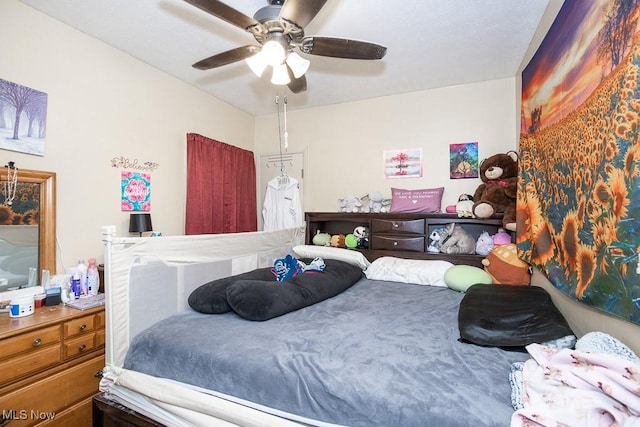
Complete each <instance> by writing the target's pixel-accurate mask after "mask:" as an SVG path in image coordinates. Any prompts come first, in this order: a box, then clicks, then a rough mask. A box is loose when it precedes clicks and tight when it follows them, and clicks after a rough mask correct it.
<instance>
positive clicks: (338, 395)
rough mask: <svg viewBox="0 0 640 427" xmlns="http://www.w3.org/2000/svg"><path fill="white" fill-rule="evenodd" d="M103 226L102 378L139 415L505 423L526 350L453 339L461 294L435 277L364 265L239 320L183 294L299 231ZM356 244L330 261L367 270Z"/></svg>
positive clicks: (265, 257)
mask: <svg viewBox="0 0 640 427" xmlns="http://www.w3.org/2000/svg"><path fill="white" fill-rule="evenodd" d="M114 235H115V230H113V228H112V227H106V228H105V229H104V230H103V240H104V241H105V265H106V268H105V279H106V289H107V307H106V309H107V355H106V356H107V366H106V367H105V370H104V375H103V378H102V380H101V385H100V388H101V391H102V392H103V393H104V396H106V397H107V398H108V399H110V400H112V401H113V402H115V403H117V404H120V405H124V406H125V407H127V408H129V409H131V410H133V411H135V412H136V413H138V414H142V415H143V416H145V417H147V418H148V419H151V420H154V421H155V422H158V423H160V424H162V425H168V426H193V425H202V426H210V425H243V426H265V425H283V426H288V425H317V426H333V425H349V426H390V425H394V426H424V425H438V426H468V425H473V426H505V425H509V422H510V418H511V416H512V414H513V412H514V408H513V406H512V401H511V398H512V388H511V386H510V383H509V375H510V371H511V369H512V366H513V365H514V363H518V362H524V361H525V360H527V359H528V358H529V355H528V354H527V353H526V352H524V351H523V347H520V346H509V347H502V348H501V347H497V346H493V345H491V346H490V345H476V344H473V343H470V342H467V341H464V340H461V339H460V329H459V308H460V305H461V301H463V299H464V297H465V294H463V293H461V292H457V291H455V290H452V289H450V288H448V287H447V286H446V285H443V283H442V282H441V281H440V280H437V279H435V278H434V277H429V278H428V281H430V282H429V283H428V284H425V283H424V282H421V284H416V283H405V282H406V281H408V280H405V281H402V280H400V281H397V280H395V279H394V281H390V280H380V279H379V278H376V279H371V278H367V276H366V275H365V274H364V273H362V274H359V277H358V279H357V280H355V281H354V283H352V284H348V285H345V286H344V289H341V290H340V291H339V292H337V293H336V294H335V295H331V296H330V297H326V298H320V300H319V301H313V303H310V304H308V305H306V306H304V307H302V308H299V307H294V309H293V310H291V311H290V312H288V313H284V314H283V313H274V314H275V315H273V316H267V318H266V319H262V318H261V319H258V320H247V318H245V317H242V316H241V315H239V314H238V313H237V312H235V311H234V310H233V309H232V310H228V311H225V310H221V312H220V313H219V314H205V313H200V312H196V311H194V310H193V309H192V308H191V307H190V306H189V301H188V300H189V296H190V295H191V294H192V293H194V291H196V290H197V289H199V288H201V287H202V286H203V284H205V283H208V282H211V281H220V280H223V278H228V277H230V276H236V275H242V274H246V273H249V272H253V271H257V270H261V269H267V268H269V267H271V266H274V262H277V261H278V260H280V259H282V257H283V256H284V254H290V253H295V251H294V248H297V247H301V244H302V239H303V235H304V233H303V230H300V229H290V230H280V231H277V232H257V233H241V234H240V235H217V236H186V237H162V238H147V239H127V238H125V239H116V238H115V237H114ZM247 248H251V249H250V250H247ZM319 250H324V248H322V249H319ZM345 251H346V250H345ZM357 254H358V253H357V252H354V251H350V252H349V253H348V255H347V257H348V258H349V259H346V260H345V259H342V260H341V261H340V262H343V261H344V262H347V263H349V264H350V265H356V266H358V268H359V269H360V270H359V271H361V270H362V269H363V268H367V267H369V266H368V265H367V264H368V261H367V260H366V259H364V258H358V257H357ZM338 258H340V257H338ZM423 262H424V261H423ZM330 264H331V261H327V270H326V271H329V269H330V268H331V267H332V265H330ZM438 268H442V265H440V266H438ZM409 270H413V273H415V269H411V268H410V269H409ZM305 274H309V273H306V272H305V273H301V275H305ZM396 276H397V275H396ZM432 276H433V275H432ZM436 276H438V275H436ZM372 277H376V276H375V275H372ZM394 277H395V276H394ZM405 277H415V274H414V275H413V276H412V274H409V275H407V276H405ZM382 278H383V279H384V276H382ZM411 280H418V279H411ZM248 281H249V282H250V280H248ZM235 283H238V282H235ZM234 309H235V306H234ZM248 312H249V313H253V312H252V311H251V310H248ZM239 313H242V311H239Z"/></svg>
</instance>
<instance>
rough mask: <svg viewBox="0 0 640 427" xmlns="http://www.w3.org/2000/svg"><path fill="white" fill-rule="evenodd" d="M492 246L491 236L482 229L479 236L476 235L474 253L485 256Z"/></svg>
mask: <svg viewBox="0 0 640 427" xmlns="http://www.w3.org/2000/svg"><path fill="white" fill-rule="evenodd" d="M493 247H494V244H493V238H492V237H491V236H490V235H489V233H487V232H486V231H483V232H482V233H481V234H480V236H478V241H477V242H476V253H477V254H478V255H482V256H487V255H488V254H489V252H491V249H493Z"/></svg>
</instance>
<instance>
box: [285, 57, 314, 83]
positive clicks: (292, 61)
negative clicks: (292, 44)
mask: <svg viewBox="0 0 640 427" xmlns="http://www.w3.org/2000/svg"><path fill="white" fill-rule="evenodd" d="M286 62H287V65H288V66H289V68H291V71H292V72H293V75H294V77H295V78H296V79H299V78H300V77H302V76H303V75H304V73H306V72H307V70H308V69H309V65H310V64H311V62H310V61H309V60H307V59H304V58H303V57H302V56H300V55H298V54H297V53H295V52H293V51H292V52H289V55H288V56H287V61H286Z"/></svg>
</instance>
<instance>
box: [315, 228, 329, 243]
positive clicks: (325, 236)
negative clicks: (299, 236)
mask: <svg viewBox="0 0 640 427" xmlns="http://www.w3.org/2000/svg"><path fill="white" fill-rule="evenodd" d="M311 242H312V243H313V244H314V245H316V246H329V243H330V242H331V234H329V233H322V232H320V230H318V231H317V232H316V235H315V236H313V239H311Z"/></svg>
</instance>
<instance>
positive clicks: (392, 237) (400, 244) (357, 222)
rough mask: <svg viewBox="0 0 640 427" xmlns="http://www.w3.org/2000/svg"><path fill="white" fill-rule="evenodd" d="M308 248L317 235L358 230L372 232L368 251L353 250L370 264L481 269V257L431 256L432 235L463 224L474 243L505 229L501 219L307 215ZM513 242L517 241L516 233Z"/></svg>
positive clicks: (434, 214)
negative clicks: (435, 262)
mask: <svg viewBox="0 0 640 427" xmlns="http://www.w3.org/2000/svg"><path fill="white" fill-rule="evenodd" d="M305 222H306V236H305V242H306V244H307V245H311V244H313V243H312V241H313V236H315V235H316V233H318V232H322V233H329V234H330V235H335V234H343V235H345V236H346V235H347V234H349V233H353V230H354V228H355V227H357V226H365V227H367V228H368V230H369V242H368V247H367V248H365V249H354V250H358V251H361V252H362V253H363V254H364V256H365V257H367V259H368V260H369V261H373V260H375V259H376V258H379V257H381V256H394V257H398V258H412V259H442V260H447V261H449V262H451V263H453V264H467V265H473V266H476V267H480V268H482V259H483V258H484V256H481V255H475V254H474V255H449V254H443V253H431V252H428V251H427V249H428V247H429V235H430V234H431V233H432V232H433V231H434V230H435V229H437V228H442V227H444V226H445V225H447V224H450V223H452V222H455V223H457V224H460V226H462V228H464V229H465V230H466V231H467V232H469V234H471V236H473V238H474V239H476V240H477V239H478V237H479V236H480V234H482V232H484V231H486V232H488V233H489V234H490V235H494V234H495V233H497V231H498V229H499V228H501V227H502V215H501V214H500V215H496V216H493V217H491V218H483V219H480V218H461V217H458V215H457V214H448V213H431V214H414V213H409V214H400V213H344V212H307V213H305ZM509 234H510V235H511V240H512V241H514V235H513V233H509Z"/></svg>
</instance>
